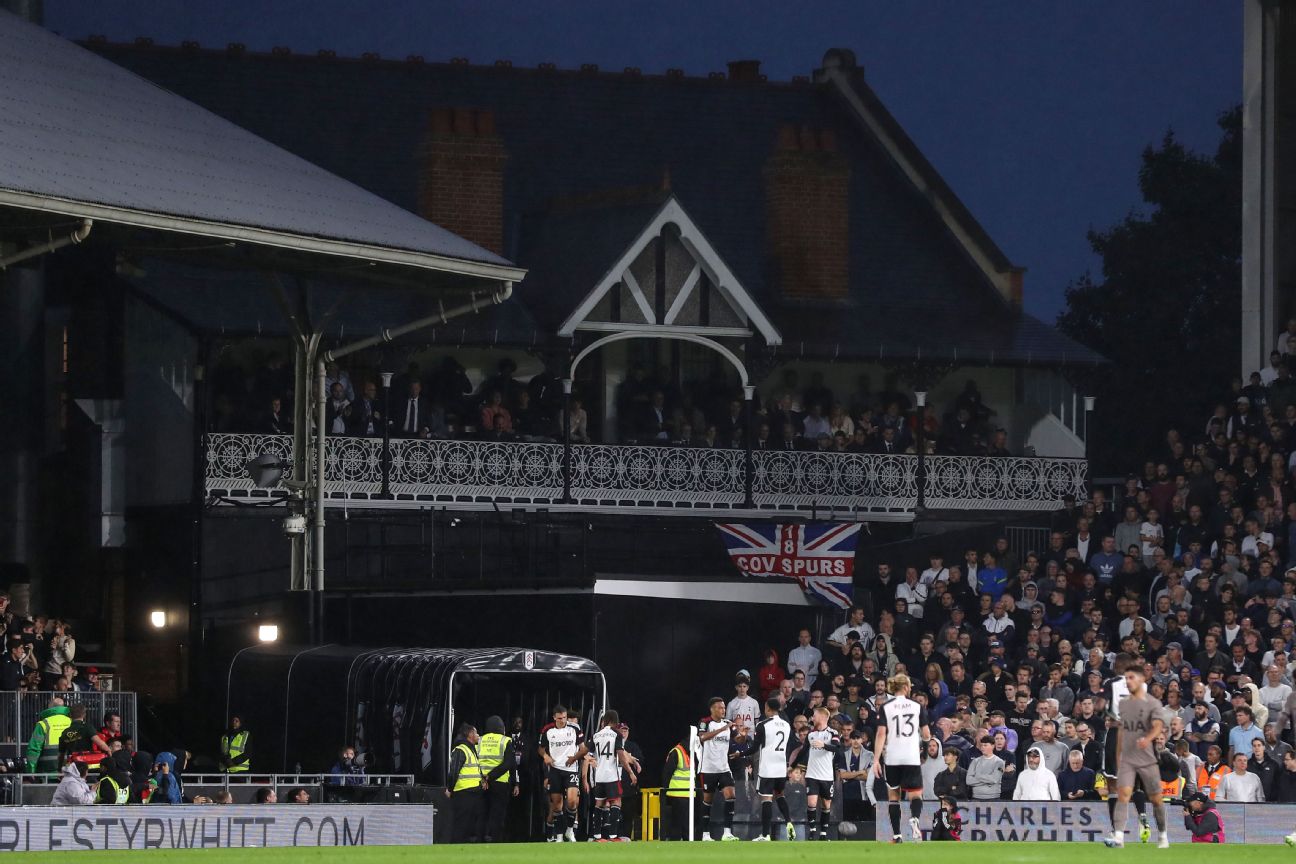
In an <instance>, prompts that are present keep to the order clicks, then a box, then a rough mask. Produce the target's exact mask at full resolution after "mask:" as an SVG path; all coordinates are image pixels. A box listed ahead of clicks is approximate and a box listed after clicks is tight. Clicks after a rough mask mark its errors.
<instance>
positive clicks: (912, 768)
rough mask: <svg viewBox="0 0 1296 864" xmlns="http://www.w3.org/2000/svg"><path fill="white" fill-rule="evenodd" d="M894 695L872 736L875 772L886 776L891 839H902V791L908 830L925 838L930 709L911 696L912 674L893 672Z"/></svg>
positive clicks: (890, 684)
mask: <svg viewBox="0 0 1296 864" xmlns="http://www.w3.org/2000/svg"><path fill="white" fill-rule="evenodd" d="M887 690H888V691H890V693H891V698H890V699H889V700H887V701H886V702H884V703H883V704H882V707H881V708H880V709H879V714H880V716H879V723H878V729H877V734H876V735H875V737H874V739H873V773H874V774H875V775H876V776H878V777H884V778H885V779H886V787H887V800H888V802H889V804H888V812H889V815H890V817H891V842H892V843H898V842H900V795H901V793H902V792H903V793H904V794H905V796H906V797H908V799H909V830H910V832H911V834H912V836H913V839H914V840H921V839H922V821H921V817H922V792H923V779H922V768H921V767H920V766H921V764H922V748H923V746H924V745H925V744H926V743H927V739H929V738H931V728H930V727H929V726H928V721H927V709H926V708H924V707H923V706H921V705H919V704H918V703H917V702H915V701H913V700H912V699H910V698H909V692H910V684H909V676H908V675H904V674H898V675H893V676H892V677H891V678H890V679H889V680H888V681H887Z"/></svg>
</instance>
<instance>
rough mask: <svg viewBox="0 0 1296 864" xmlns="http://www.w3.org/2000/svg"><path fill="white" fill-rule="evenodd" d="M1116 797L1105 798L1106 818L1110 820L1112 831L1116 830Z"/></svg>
mask: <svg viewBox="0 0 1296 864" xmlns="http://www.w3.org/2000/svg"><path fill="white" fill-rule="evenodd" d="M1116 800H1117V799H1116V796H1115V795H1109V796H1107V818H1108V819H1110V820H1111V824H1112V830H1113V831H1115V830H1116Z"/></svg>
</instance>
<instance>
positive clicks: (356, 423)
mask: <svg viewBox="0 0 1296 864" xmlns="http://www.w3.org/2000/svg"><path fill="white" fill-rule="evenodd" d="M382 430H383V403H382V402H381V400H379V398H378V385H377V384H375V383H374V382H373V381H366V382H365V384H364V392H363V393H362V394H361V396H360V398H359V399H357V400H355V401H354V402H352V403H351V429H350V432H351V434H352V435H355V436H357V437H360V438H373V437H375V436H381V435H382Z"/></svg>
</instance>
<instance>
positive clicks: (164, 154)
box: [0, 12, 523, 280]
mask: <svg viewBox="0 0 1296 864" xmlns="http://www.w3.org/2000/svg"><path fill="white" fill-rule="evenodd" d="M0 80H2V81H4V82H5V83H4V87H2V88H0V204H5V205H11V206H15V207H22V208H28V209H36V210H42V211H46V212H53V213H61V214H67V215H72V216H79V217H87V218H93V219H104V220H107V221H111V222H116V223H120V224H126V225H135V226H142V227H148V228H158V229H164V230H171V231H179V232H183V233H191V234H201V235H204V236H209V237H220V238H225V239H230V240H236V241H247V242H251V243H256V244H263V245H268V246H274V247H280V248H289V249H297V250H304V251H309V252H316V253H324V254H338V255H346V256H349V257H358V258H364V259H367V260H371V261H380V262H384V263H390V264H399V265H406V266H412V267H420V268H428V269H433V270H439V271H443V272H452V273H459V274H463V275H465V276H472V277H481V278H487V279H501V280H517V279H520V278H521V277H522V275H523V271H522V270H520V269H519V268H516V267H514V266H513V265H512V264H510V263H509V262H508V261H506V260H505V259H503V258H501V257H500V256H498V255H496V254H494V253H492V252H488V251H487V250H485V249H482V248H481V247H479V246H477V245H475V244H473V243H470V242H468V241H467V240H464V239H463V238H461V237H458V236H456V235H454V234H451V233H450V232H449V231H446V230H444V229H442V228H439V227H438V226H436V225H433V224H432V223H430V222H427V221H425V220H423V219H420V218H419V217H418V216H416V215H414V214H413V213H410V212H409V211H407V210H403V209H401V208H400V207H399V206H396V205H395V204H393V203H391V202H390V201H386V200H383V199H382V198H380V197H378V196H376V195H373V194H371V193H369V192H366V191H365V190H363V189H361V188H360V187H358V186H356V185H354V184H353V183H351V182H349V181H347V180H343V179H342V178H340V177H337V176H334V175H332V174H330V173H329V172H328V171H326V170H324V169H322V168H319V167H317V166H315V165H312V164H311V163H310V162H308V161H306V159H304V158H302V156H301V155H295V154H293V153H290V152H288V151H286V150H283V149H281V148H279V147H276V146H274V145H272V144H270V143H268V142H267V141H264V140H262V139H260V138H258V137H256V135H254V134H252V133H251V132H248V131H246V130H244V129H241V128H239V127H238V126H236V125H234V123H232V122H230V121H229V120H228V119H222V118H221V117H218V116H217V115H215V114H213V113H211V112H209V111H207V110H205V109H203V108H200V107H199V106H197V105H195V104H193V103H192V102H187V101H185V99H183V98H181V97H180V96H177V95H175V94H173V93H170V92H167V91H166V90H164V89H162V88H161V87H159V86H156V85H155V84H153V83H150V82H149V81H146V80H144V79H143V78H141V77H138V76H137V75H134V74H132V73H131V72H129V71H127V70H126V69H123V68H121V67H119V66H116V65H114V64H112V63H110V62H108V61H106V60H105V59H104V58H102V57H100V56H97V55H96V54H94V53H93V52H90V51H86V50H85V49H83V48H81V47H79V46H78V45H76V44H75V43H72V42H69V41H67V40H65V39H62V38H60V37H59V36H56V35H55V34H53V33H51V32H49V31H48V30H45V29H43V28H41V27H38V26H36V25H34V24H31V23H29V22H27V21H24V20H23V19H21V18H19V17H17V16H16V15H13V14H10V13H7V12H0Z"/></svg>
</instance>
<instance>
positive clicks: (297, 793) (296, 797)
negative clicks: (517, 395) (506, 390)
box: [288, 390, 526, 804]
mask: <svg viewBox="0 0 1296 864" xmlns="http://www.w3.org/2000/svg"><path fill="white" fill-rule="evenodd" d="M522 392H523V393H525V392H526V391H525V390H524V391H522ZM288 803H289V804H309V803H310V791H309V790H307V789H306V788H305V787H304V786H296V787H294V788H292V789H289V790H288Z"/></svg>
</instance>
